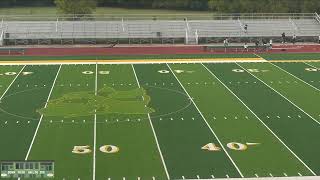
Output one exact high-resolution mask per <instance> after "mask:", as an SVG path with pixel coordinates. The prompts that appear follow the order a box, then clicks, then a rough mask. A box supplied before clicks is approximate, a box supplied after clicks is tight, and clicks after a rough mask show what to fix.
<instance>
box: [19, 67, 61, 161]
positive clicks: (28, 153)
mask: <svg viewBox="0 0 320 180" xmlns="http://www.w3.org/2000/svg"><path fill="white" fill-rule="evenodd" d="M61 66H62V65H60V67H59V70H58V72H57V74H56V77H55V79H54V81H53V84H52V87H51V89H50V93H49V95H48V98H47V101H46V104H45V105H44V108H46V107H47V106H48V101H49V99H50V97H51V93H52V91H53V88H54V85H55V84H56V81H57V79H58V75H59V73H60V69H61ZM42 119H43V114H42V115H41V117H40V120H39V123H38V126H37V129H36V131H35V133H34V136H33V138H32V141H31V144H30V146H29V150H28V152H27V155H26V158H25V160H28V158H29V155H30V152H31V149H32V146H33V143H34V140H35V139H36V136H37V133H38V130H39V127H40V124H41V122H42Z"/></svg>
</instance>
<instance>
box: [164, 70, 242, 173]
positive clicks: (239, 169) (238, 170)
mask: <svg viewBox="0 0 320 180" xmlns="http://www.w3.org/2000/svg"><path fill="white" fill-rule="evenodd" d="M167 66H168V68H169V69H170V71H171V73H172V74H173V76H174V77H175V78H176V80H177V81H178V82H179V84H180V86H181V87H182V88H183V90H184V91H185V93H186V94H187V95H188V97H189V98H190V100H191V101H192V103H193V105H194V106H195V108H196V109H197V111H198V112H199V114H200V115H201V117H202V119H203V120H204V122H205V123H206V125H207V126H208V128H209V129H210V131H211V133H212V134H213V135H214V136H215V138H216V139H217V141H218V142H219V144H220V146H221V147H222V149H223V150H224V152H225V153H226V155H227V156H228V158H229V159H230V161H231V162H232V164H233V165H234V167H235V168H236V169H237V171H238V173H239V174H240V176H241V177H242V178H243V177H244V176H243V174H242V172H241V171H240V169H239V167H238V166H237V165H236V163H235V162H234V161H233V159H232V158H231V156H230V155H229V153H228V152H227V150H226V149H225V147H224V145H223V144H222V143H221V141H220V139H219V138H218V136H217V135H216V133H215V132H214V131H213V129H212V128H211V126H210V125H209V123H208V122H207V120H206V118H205V117H204V116H203V114H202V112H201V111H200V109H199V108H198V106H197V104H196V103H195V102H194V101H193V99H192V97H191V96H190V94H189V93H188V91H187V90H186V89H185V87H184V86H183V85H182V83H181V82H180V80H179V79H178V77H177V76H176V74H175V73H174V72H173V71H172V69H171V67H170V66H169V65H168V64H167Z"/></svg>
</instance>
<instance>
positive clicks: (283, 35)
mask: <svg viewBox="0 0 320 180" xmlns="http://www.w3.org/2000/svg"><path fill="white" fill-rule="evenodd" d="M281 36H282V44H284V43H286V33H285V32H283V33H282V34H281Z"/></svg>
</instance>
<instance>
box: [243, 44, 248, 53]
mask: <svg viewBox="0 0 320 180" xmlns="http://www.w3.org/2000/svg"><path fill="white" fill-rule="evenodd" d="M248 47H249V46H248V44H247V43H244V45H243V51H247V52H248V51H249V50H248Z"/></svg>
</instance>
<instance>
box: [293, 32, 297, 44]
mask: <svg viewBox="0 0 320 180" xmlns="http://www.w3.org/2000/svg"><path fill="white" fill-rule="evenodd" d="M296 40H297V36H296V35H295V34H293V36H292V44H293V45H295V44H296Z"/></svg>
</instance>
